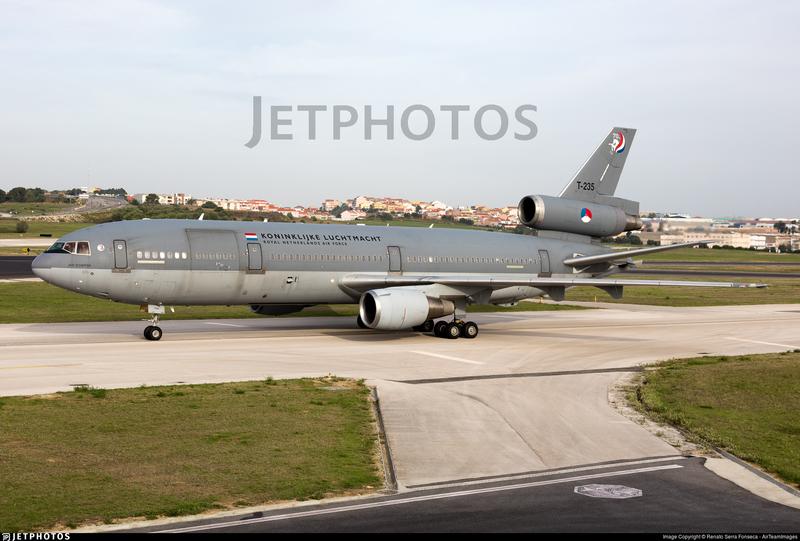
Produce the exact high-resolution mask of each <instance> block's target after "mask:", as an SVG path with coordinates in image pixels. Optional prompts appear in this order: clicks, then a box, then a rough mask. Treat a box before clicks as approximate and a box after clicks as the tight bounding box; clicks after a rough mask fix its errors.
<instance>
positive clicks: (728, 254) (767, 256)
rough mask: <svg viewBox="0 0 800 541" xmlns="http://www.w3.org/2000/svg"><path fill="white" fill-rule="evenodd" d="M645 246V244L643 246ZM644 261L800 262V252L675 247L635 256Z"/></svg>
mask: <svg viewBox="0 0 800 541" xmlns="http://www.w3.org/2000/svg"><path fill="white" fill-rule="evenodd" d="M643 248H646V246H643ZM636 259H643V260H645V261H759V262H760V261H773V262H781V261H784V262H794V263H800V254H776V253H772V252H761V251H754V250H733V249H730V248H724V249H723V248H717V249H714V248H677V249H675V250H669V251H666V252H658V253H655V254H647V255H643V256H639V257H636Z"/></svg>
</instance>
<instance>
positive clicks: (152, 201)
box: [144, 193, 158, 205]
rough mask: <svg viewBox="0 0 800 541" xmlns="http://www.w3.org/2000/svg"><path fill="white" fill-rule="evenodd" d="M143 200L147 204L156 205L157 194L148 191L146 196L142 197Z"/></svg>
mask: <svg viewBox="0 0 800 541" xmlns="http://www.w3.org/2000/svg"><path fill="white" fill-rule="evenodd" d="M144 202H145V203H146V204H148V205H158V195H157V194H154V193H149V194H147V197H145V198H144Z"/></svg>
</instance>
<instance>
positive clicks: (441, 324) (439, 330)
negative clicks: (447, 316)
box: [433, 321, 447, 338]
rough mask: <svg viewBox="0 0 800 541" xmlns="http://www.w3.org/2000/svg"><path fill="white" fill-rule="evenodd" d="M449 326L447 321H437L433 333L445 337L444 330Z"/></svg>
mask: <svg viewBox="0 0 800 541" xmlns="http://www.w3.org/2000/svg"><path fill="white" fill-rule="evenodd" d="M446 327H447V322H446V321H437V322H436V324H435V325H434V326H433V334H435V335H436V336H438V337H440V338H444V330H445V328H446Z"/></svg>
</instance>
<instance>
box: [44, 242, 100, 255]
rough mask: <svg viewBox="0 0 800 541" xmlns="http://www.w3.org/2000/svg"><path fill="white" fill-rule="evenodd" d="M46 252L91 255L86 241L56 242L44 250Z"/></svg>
mask: <svg viewBox="0 0 800 541" xmlns="http://www.w3.org/2000/svg"><path fill="white" fill-rule="evenodd" d="M45 253H46V254H75V255H91V253H92V251H91V248H90V246H89V243H88V242H86V241H75V242H56V243H55V244H53V245H52V246H51V247H50V248H48V249H47V250H46V251H45Z"/></svg>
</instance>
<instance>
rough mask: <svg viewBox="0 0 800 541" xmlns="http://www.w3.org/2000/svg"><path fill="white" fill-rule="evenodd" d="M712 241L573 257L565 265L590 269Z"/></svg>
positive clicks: (566, 260)
mask: <svg viewBox="0 0 800 541" xmlns="http://www.w3.org/2000/svg"><path fill="white" fill-rule="evenodd" d="M709 242H711V241H710V240H698V241H693V242H684V243H682V244H669V245H667V246H651V247H650V248H639V249H637V250H623V251H619V252H609V253H607V254H598V255H586V256H583V255H582V256H578V257H572V258H570V259H565V260H564V264H565V265H568V266H570V267H588V266H589V265H594V264H595V263H608V262H611V261H625V260H626V259H629V258H631V257H634V256H640V255H645V254H654V253H656V252H665V251H667V250H675V249H677V248H688V247H690V246H699V245H701V244H708V243H709Z"/></svg>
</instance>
